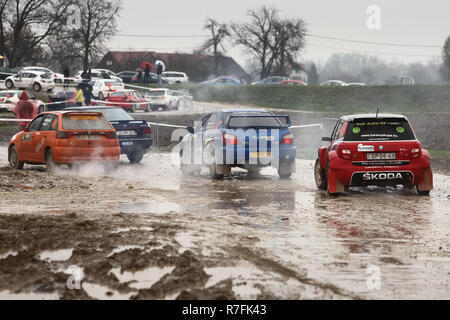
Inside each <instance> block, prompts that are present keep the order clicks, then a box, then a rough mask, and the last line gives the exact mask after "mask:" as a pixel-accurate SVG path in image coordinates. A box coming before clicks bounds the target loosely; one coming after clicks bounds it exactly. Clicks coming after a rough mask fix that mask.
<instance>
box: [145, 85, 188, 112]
mask: <svg viewBox="0 0 450 320" xmlns="http://www.w3.org/2000/svg"><path fill="white" fill-rule="evenodd" d="M145 99H147V100H148V101H150V107H151V109H152V110H153V111H156V110H160V109H162V110H167V111H170V110H178V108H179V107H180V97H178V96H174V95H173V94H172V91H171V90H169V89H152V90H149V91H148V93H147V94H146V95H145Z"/></svg>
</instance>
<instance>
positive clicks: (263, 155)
mask: <svg viewBox="0 0 450 320" xmlns="http://www.w3.org/2000/svg"><path fill="white" fill-rule="evenodd" d="M250 158H272V152H250Z"/></svg>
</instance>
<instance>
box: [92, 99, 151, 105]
mask: <svg viewBox="0 0 450 320" xmlns="http://www.w3.org/2000/svg"><path fill="white" fill-rule="evenodd" d="M91 101H94V102H97V103H103V104H104V105H110V104H112V105H123V104H134V105H141V104H151V102H150V101H147V102H136V103H135V102H126V101H124V102H109V101H104V100H95V99H94V100H91Z"/></svg>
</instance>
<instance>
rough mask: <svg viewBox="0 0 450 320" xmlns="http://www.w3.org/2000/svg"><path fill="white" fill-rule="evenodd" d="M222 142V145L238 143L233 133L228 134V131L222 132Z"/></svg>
mask: <svg viewBox="0 0 450 320" xmlns="http://www.w3.org/2000/svg"><path fill="white" fill-rule="evenodd" d="M223 144H224V145H227V144H229V145H237V144H238V139H237V137H236V136H235V135H234V134H228V133H224V134H223Z"/></svg>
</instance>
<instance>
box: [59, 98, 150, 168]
mask: <svg viewBox="0 0 450 320" xmlns="http://www.w3.org/2000/svg"><path fill="white" fill-rule="evenodd" d="M67 110H70V111H89V112H101V113H103V115H104V116H105V117H106V118H107V119H108V120H109V121H110V122H111V124H112V125H113V126H114V128H115V130H116V132H117V135H118V137H119V144H120V150H121V151H120V152H121V154H126V155H127V157H128V160H129V161H130V162H131V163H140V162H141V161H142V159H143V158H144V155H145V153H146V152H147V150H148V149H149V148H150V147H151V146H152V145H153V135H152V129H151V127H150V126H149V125H148V124H147V122H146V121H143V120H135V119H133V118H132V117H131V116H130V115H129V114H128V113H127V112H125V111H124V110H123V109H121V108H116V107H74V108H69V109H67Z"/></svg>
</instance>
